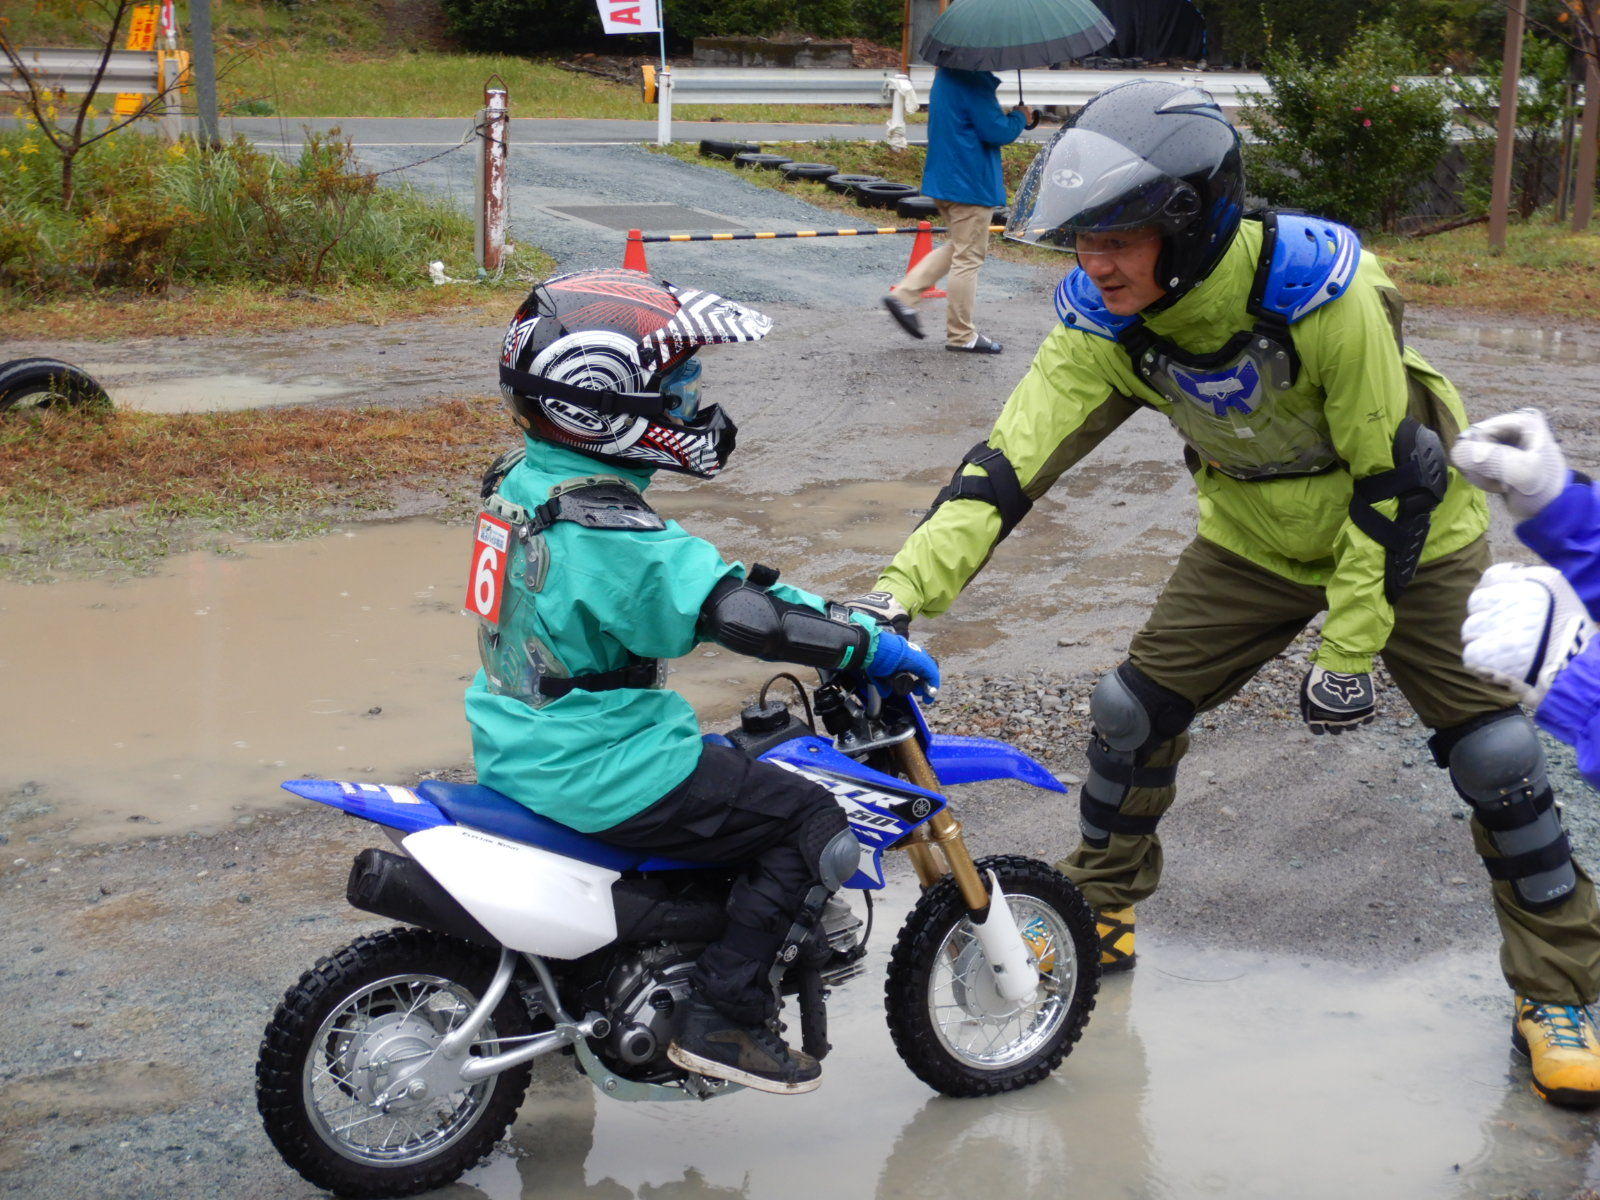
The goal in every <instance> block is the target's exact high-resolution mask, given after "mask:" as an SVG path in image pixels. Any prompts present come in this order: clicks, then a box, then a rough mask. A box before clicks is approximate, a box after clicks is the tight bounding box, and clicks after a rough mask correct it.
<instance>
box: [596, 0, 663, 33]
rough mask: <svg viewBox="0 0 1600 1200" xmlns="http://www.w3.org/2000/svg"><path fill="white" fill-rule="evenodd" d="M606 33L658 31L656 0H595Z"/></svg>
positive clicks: (659, 30) (659, 29)
mask: <svg viewBox="0 0 1600 1200" xmlns="http://www.w3.org/2000/svg"><path fill="white" fill-rule="evenodd" d="M596 3H598V4H599V6H600V24H602V25H604V26H605V30H606V32H607V33H660V32H661V22H660V20H659V19H658V18H657V16H656V0H596Z"/></svg>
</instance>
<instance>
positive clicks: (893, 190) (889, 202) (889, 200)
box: [855, 183, 917, 208]
mask: <svg viewBox="0 0 1600 1200" xmlns="http://www.w3.org/2000/svg"><path fill="white" fill-rule="evenodd" d="M916 194H917V189H916V188H914V187H912V186H911V185H910V184H909V183H858V184H856V187H855V198H856V203H857V204H859V205H861V207H863V208H893V207H894V206H895V205H896V204H897V203H898V202H899V201H901V200H904V199H905V198H906V197H907V196H915V195H916Z"/></svg>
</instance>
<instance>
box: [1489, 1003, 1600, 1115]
mask: <svg viewBox="0 0 1600 1200" xmlns="http://www.w3.org/2000/svg"><path fill="white" fill-rule="evenodd" d="M1511 1045H1512V1046H1513V1047H1515V1049H1516V1050H1517V1051H1518V1052H1519V1053H1521V1054H1525V1055H1527V1057H1528V1061H1529V1062H1530V1063H1531V1064H1532V1065H1533V1090H1534V1091H1535V1092H1536V1093H1538V1095H1539V1096H1540V1097H1541V1098H1543V1099H1545V1100H1548V1101H1549V1102H1550V1103H1551V1104H1563V1105H1568V1106H1571V1107H1574V1108H1587V1107H1589V1106H1591V1105H1595V1104H1600V1032H1597V1031H1596V1029H1595V1024H1594V1017H1593V1016H1592V1015H1591V1014H1590V1012H1589V1010H1588V1009H1587V1008H1585V1007H1583V1006H1582V1005H1578V1004H1541V1003H1540V1002H1539V1001H1537V1000H1528V999H1525V998H1524V997H1522V996H1518V997H1517V998H1516V1016H1515V1017H1514V1018H1513V1019H1512V1022H1511Z"/></svg>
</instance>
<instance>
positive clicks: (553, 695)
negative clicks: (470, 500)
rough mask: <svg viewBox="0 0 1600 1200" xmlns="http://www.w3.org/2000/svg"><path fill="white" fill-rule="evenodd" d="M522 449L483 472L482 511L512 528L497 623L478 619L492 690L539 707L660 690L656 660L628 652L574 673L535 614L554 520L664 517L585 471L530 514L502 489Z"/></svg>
mask: <svg viewBox="0 0 1600 1200" xmlns="http://www.w3.org/2000/svg"><path fill="white" fill-rule="evenodd" d="M522 458H523V451H522V450H521V449H520V448H519V449H517V450H512V451H509V452H507V453H506V454H502V455H501V456H500V457H499V458H497V459H496V460H495V461H494V464H493V465H492V466H491V467H490V468H489V470H488V473H487V474H485V475H484V477H483V487H482V490H481V495H482V498H483V502H484V509H485V511H487V512H490V513H492V514H494V515H495V516H497V517H499V518H500V519H501V520H503V521H505V522H507V523H508V524H509V525H510V526H511V545H510V547H509V550H508V554H507V561H506V584H505V596H504V598H503V600H502V601H501V605H500V620H499V621H498V622H491V621H488V620H487V619H485V618H482V617H480V618H479V619H478V658H479V660H480V662H481V663H482V664H483V672H484V675H485V676H487V678H488V681H489V690H490V691H492V692H495V693H496V694H498V695H502V696H513V697H515V698H516V699H518V700H521V701H523V702H524V703H525V704H529V705H532V706H533V707H534V708H541V707H543V706H544V705H546V704H548V703H550V701H552V700H556V699H559V698H560V697H562V696H565V695H566V694H567V693H568V692H571V691H575V690H582V691H591V692H598V691H608V690H611V689H613V688H659V687H661V686H662V685H663V683H664V682H665V678H666V672H665V670H664V666H665V664H664V663H662V661H661V660H660V659H654V658H637V657H634V656H629V660H628V661H627V662H625V663H624V664H623V665H622V666H620V667H616V668H613V669H612V670H609V671H593V672H588V673H584V674H579V675H574V674H573V673H572V672H571V671H570V670H569V669H568V668H567V666H566V664H565V663H563V662H562V660H561V656H560V654H559V653H557V651H556V649H555V648H554V647H552V646H551V645H549V643H548V642H546V641H545V640H544V639H543V638H542V637H540V636H539V634H538V632H537V629H538V625H537V623H536V621H535V619H534V616H535V611H536V599H535V598H536V597H537V596H538V594H539V592H540V591H542V590H543V588H544V585H545V580H546V578H547V576H548V574H549V571H550V548H549V546H548V544H547V543H546V541H545V537H544V533H545V530H547V529H549V528H550V527H551V526H552V525H554V524H555V523H556V522H557V521H571V522H573V523H574V524H577V525H581V526H583V527H584V528H585V529H632V530H635V531H638V530H655V529H665V528H666V527H667V526H666V522H665V521H663V520H662V519H661V518H660V517H659V516H657V515H656V513H655V511H654V510H653V509H652V508H651V507H650V506H649V505H648V504H647V503H645V499H644V497H643V496H641V495H640V494H639V492H638V490H637V489H636V488H634V487H633V486H632V485H631V484H629V483H627V482H625V481H623V480H621V479H618V478H617V477H616V476H614V475H589V476H581V477H579V478H575V479H568V480H564V481H563V482H561V483H560V484H557V485H556V486H555V487H554V488H552V489H551V491H550V498H549V499H548V500H546V501H545V502H544V503H543V504H541V505H539V506H538V507H537V508H535V509H533V510H532V511H531V512H530V511H529V510H528V509H526V508H524V507H523V506H522V505H520V504H513V503H511V502H510V501H508V500H506V499H505V498H504V497H503V496H501V495H500V493H499V487H500V482H501V480H503V479H504V478H505V477H506V475H507V473H508V472H510V470H511V468H512V467H514V466H516V465H517V464H518V463H519V462H521V461H522Z"/></svg>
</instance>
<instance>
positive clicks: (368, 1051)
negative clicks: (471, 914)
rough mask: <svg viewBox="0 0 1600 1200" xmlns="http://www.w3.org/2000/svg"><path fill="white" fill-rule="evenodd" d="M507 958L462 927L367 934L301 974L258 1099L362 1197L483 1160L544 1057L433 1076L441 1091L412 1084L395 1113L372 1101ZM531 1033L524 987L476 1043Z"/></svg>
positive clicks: (317, 1178) (308, 1164)
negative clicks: (415, 1095) (413, 1091)
mask: <svg viewBox="0 0 1600 1200" xmlns="http://www.w3.org/2000/svg"><path fill="white" fill-rule="evenodd" d="M494 967H495V960H494V958H493V956H492V955H490V954H489V953H488V952H487V951H485V950H482V949H480V948H478V947H475V946H472V945H470V944H469V943H467V942H464V941H461V940H460V939H457V938H452V937H447V936H445V935H444V934H439V933H432V932H427V931H424V930H419V929H410V928H406V927H399V928H395V929H391V930H388V931H387V932H384V933H375V934H370V935H367V936H364V937H359V938H357V939H356V940H355V941H354V942H352V943H351V944H350V945H348V946H346V947H345V948H344V949H342V950H340V951H338V952H337V953H335V954H333V955H332V956H331V957H328V958H324V959H320V960H319V961H318V962H317V964H316V966H314V967H312V968H311V970H309V971H307V972H306V973H305V974H304V975H302V976H301V977H300V981H299V982H298V983H296V984H295V985H294V986H293V987H291V988H290V989H289V990H288V992H286V993H285V994H284V998H283V1003H281V1004H280V1005H278V1010H277V1012H276V1013H274V1014H273V1017H272V1021H271V1023H270V1024H268V1026H267V1028H266V1032H265V1034H264V1035H263V1036H262V1039H261V1052H260V1058H259V1059H258V1061H257V1063H256V1104H257V1107H258V1108H259V1109H260V1111H261V1119H262V1122H263V1123H264V1124H265V1126H266V1131H267V1136H268V1137H269V1138H271V1139H272V1144H273V1145H274V1146H275V1147H277V1149H278V1153H279V1154H281V1155H282V1156H283V1159H284V1161H285V1162H286V1163H288V1164H289V1165H290V1166H291V1167H293V1168H294V1169H295V1170H296V1171H298V1172H300V1174H301V1175H302V1176H304V1177H305V1178H306V1179H308V1180H310V1181H311V1182H312V1183H314V1184H315V1185H316V1186H318V1187H320V1188H325V1189H327V1190H328V1191H331V1192H335V1193H337V1194H339V1195H341V1196H354V1197H380V1196H411V1195H415V1194H416V1193H417V1192H425V1191H429V1190H431V1189H433V1188H437V1187H442V1186H443V1185H445V1184H447V1183H450V1182H451V1181H452V1180H454V1179H456V1178H457V1177H458V1176H460V1175H461V1173H462V1172H463V1171H466V1170H467V1169H468V1168H470V1167H472V1166H475V1165H476V1164H477V1163H479V1162H480V1161H482V1160H483V1158H484V1157H485V1156H487V1155H488V1153H489V1152H490V1150H492V1149H493V1148H494V1145H495V1143H496V1142H498V1141H499V1140H500V1138H501V1137H502V1136H503V1135H504V1134H505V1131H506V1128H507V1126H509V1125H510V1124H511V1121H512V1119H513V1118H514V1117H515V1116H516V1114H517V1109H518V1108H519V1107H521V1105H522V1098H523V1096H524V1095H525V1094H526V1092H527V1090H528V1080H529V1077H530V1075H531V1073H532V1068H531V1066H529V1065H527V1064H524V1065H522V1066H520V1067H514V1068H512V1069H511V1070H509V1071H505V1072H502V1073H501V1074H499V1075H496V1076H494V1077H492V1078H490V1079H486V1080H482V1081H480V1082H478V1083H475V1084H465V1083H460V1084H459V1087H450V1088H447V1087H446V1086H445V1085H443V1084H441V1083H440V1079H442V1078H444V1075H441V1076H440V1077H439V1078H435V1077H434V1076H431V1075H430V1076H429V1077H428V1079H427V1082H429V1083H432V1084H434V1085H436V1086H434V1087H433V1088H432V1089H431V1090H432V1094H431V1095H429V1094H427V1093H424V1099H422V1100H418V1101H412V1100H410V1099H409V1098H408V1097H405V1096H402V1097H401V1098H400V1099H399V1100H398V1102H396V1103H395V1104H394V1106H393V1107H392V1108H391V1111H390V1112H389V1113H383V1112H381V1111H379V1110H377V1109H376V1108H375V1107H374V1106H373V1105H372V1104H371V1103H370V1102H369V1101H370V1100H371V1098H372V1096H373V1095H375V1094H377V1093H378V1092H381V1090H382V1089H383V1087H384V1085H385V1083H386V1082H387V1081H388V1080H389V1079H391V1078H392V1077H391V1076H389V1075H388V1074H387V1072H389V1071H391V1070H392V1069H393V1068H392V1066H391V1065H390V1062H389V1060H390V1059H394V1060H396V1061H398V1062H405V1063H414V1062H415V1061H416V1060H417V1058H419V1057H420V1058H423V1059H424V1060H426V1059H427V1058H428V1056H429V1054H430V1046H433V1045H437V1042H438V1041H439V1040H441V1039H442V1038H443V1037H444V1035H445V1034H446V1033H448V1032H449V1030H450V1029H451V1028H453V1027H454V1026H456V1025H458V1024H459V1023H460V1022H461V1021H462V1020H464V1019H465V1017H466V1014H467V1013H468V1012H470V1011H471V1009H472V1007H473V1006H474V1005H475V1004H476V1003H477V1000H478V997H480V996H481V995H482V994H483V992H484V989H486V988H487V987H488V984H489V980H490V978H491V977H492V976H493V974H494ZM531 1032H532V1025H531V1022H530V1021H529V1019H528V1013H527V1010H526V1008H525V1007H524V1005H523V1003H522V1001H521V999H520V998H519V997H518V996H517V995H516V992H515V990H514V989H513V990H512V991H510V992H508V993H507V995H506V997H505V998H504V999H503V1000H502V1001H501V1002H500V1004H499V1005H498V1006H497V1007H496V1008H495V1010H494V1013H493V1015H492V1016H491V1018H490V1020H489V1021H488V1022H487V1023H486V1024H485V1026H484V1028H483V1030H482V1031H481V1032H480V1034H479V1035H478V1043H477V1045H483V1046H485V1047H486V1051H487V1052H490V1053H492V1052H494V1051H495V1049H496V1048H495V1046H493V1045H492V1044H488V1043H492V1041H493V1040H494V1039H497V1038H500V1039H504V1038H514V1037H522V1036H526V1035H528V1034H530V1033H531ZM476 1048H477V1046H476V1045H475V1049H476ZM446 1074H448V1073H446ZM414 1078H415V1079H419V1080H421V1079H423V1075H422V1074H421V1073H419V1074H418V1075H416V1076H414ZM456 1082H457V1083H459V1080H456ZM379 1135H381V1140H378V1139H379Z"/></svg>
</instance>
